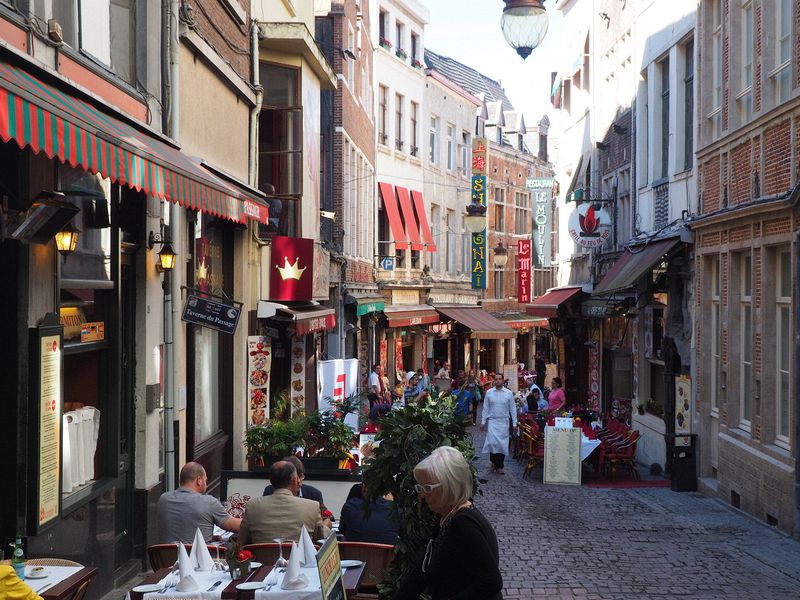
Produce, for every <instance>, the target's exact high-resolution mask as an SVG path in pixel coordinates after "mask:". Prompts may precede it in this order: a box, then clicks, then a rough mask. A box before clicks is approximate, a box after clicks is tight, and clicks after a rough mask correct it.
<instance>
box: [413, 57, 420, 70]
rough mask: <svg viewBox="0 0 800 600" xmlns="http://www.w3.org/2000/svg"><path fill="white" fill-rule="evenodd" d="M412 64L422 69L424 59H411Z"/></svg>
mask: <svg viewBox="0 0 800 600" xmlns="http://www.w3.org/2000/svg"><path fill="white" fill-rule="evenodd" d="M411 66H412V67H414V68H415V69H421V68H422V61H420V60H419V59H418V58H415V59H414V60H412V61H411Z"/></svg>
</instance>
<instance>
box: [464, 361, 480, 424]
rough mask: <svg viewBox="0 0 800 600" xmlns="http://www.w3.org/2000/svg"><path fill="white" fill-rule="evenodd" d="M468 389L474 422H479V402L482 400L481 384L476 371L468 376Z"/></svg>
mask: <svg viewBox="0 0 800 600" xmlns="http://www.w3.org/2000/svg"><path fill="white" fill-rule="evenodd" d="M467 390H468V391H469V393H470V404H471V405H472V410H471V413H472V424H473V425H476V424H477V423H478V403H479V402H480V401H481V386H480V383H479V382H478V376H477V375H476V374H475V371H470V372H469V375H468V376H467Z"/></svg>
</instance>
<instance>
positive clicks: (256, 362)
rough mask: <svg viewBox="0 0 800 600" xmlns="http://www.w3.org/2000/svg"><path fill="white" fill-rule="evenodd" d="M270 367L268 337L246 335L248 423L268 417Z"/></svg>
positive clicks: (262, 421) (265, 419)
mask: <svg viewBox="0 0 800 600" xmlns="http://www.w3.org/2000/svg"><path fill="white" fill-rule="evenodd" d="M271 368H272V346H271V342H270V339H269V338H268V337H266V336H262V335H251V336H248V337H247V395H248V398H249V403H248V410H247V424H248V425H263V424H264V423H265V422H266V421H267V420H268V419H269V418H270V414H269V375H270V370H271Z"/></svg>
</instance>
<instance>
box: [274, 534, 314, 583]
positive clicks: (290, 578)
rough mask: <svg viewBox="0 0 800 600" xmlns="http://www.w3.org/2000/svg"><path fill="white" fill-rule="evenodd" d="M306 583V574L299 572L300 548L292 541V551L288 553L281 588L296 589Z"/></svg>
mask: <svg viewBox="0 0 800 600" xmlns="http://www.w3.org/2000/svg"><path fill="white" fill-rule="evenodd" d="M307 584H308V579H306V576H305V575H303V574H302V573H301V572H300V549H299V548H298V547H297V543H296V542H292V553H291V554H290V555H289V565H288V566H287V567H286V572H285V573H284V574H283V581H282V582H281V588H282V589H284V590H296V589H298V588H302V587H305V586H306V585H307Z"/></svg>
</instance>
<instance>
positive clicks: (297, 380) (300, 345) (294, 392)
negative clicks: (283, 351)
mask: <svg viewBox="0 0 800 600" xmlns="http://www.w3.org/2000/svg"><path fill="white" fill-rule="evenodd" d="M289 352H290V353H291V356H292V382H291V384H289V388H290V398H291V407H290V412H291V414H292V416H294V415H295V414H296V413H298V412H299V411H301V410H304V409H305V407H306V339H305V338H304V337H299V338H298V337H294V336H292V346H291V348H290V350H289Z"/></svg>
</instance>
